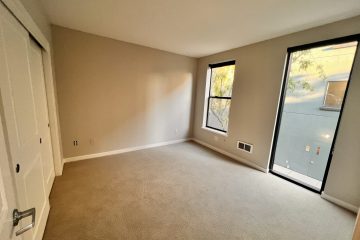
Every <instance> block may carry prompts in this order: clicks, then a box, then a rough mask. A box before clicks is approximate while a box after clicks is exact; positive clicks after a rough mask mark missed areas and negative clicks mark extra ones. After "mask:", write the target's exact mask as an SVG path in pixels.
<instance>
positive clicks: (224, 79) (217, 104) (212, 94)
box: [206, 61, 235, 133]
mask: <svg viewBox="0 0 360 240" xmlns="http://www.w3.org/2000/svg"><path fill="white" fill-rule="evenodd" d="M209 68H210V78H209V81H210V83H209V84H210V85H209V92H208V96H207V113H206V127H207V128H211V129H215V130H218V131H221V132H225V133H226V132H227V131H228V125H229V112H230V105H231V95H232V89H233V83H234V74H235V61H228V62H223V63H217V64H210V65H209Z"/></svg>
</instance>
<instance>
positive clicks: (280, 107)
mask: <svg viewBox="0 0 360 240" xmlns="http://www.w3.org/2000/svg"><path fill="white" fill-rule="evenodd" d="M353 41H357V42H358V45H357V48H356V51H355V55H354V61H353V63H352V66H351V70H350V74H349V80H348V83H347V86H346V90H345V95H344V99H343V102H342V105H341V109H340V114H339V118H338V121H337V124H336V128H335V133H334V137H333V141H332V143H331V149H330V153H329V157H328V161H327V164H326V168H325V173H324V178H323V181H322V184H321V188H320V190H316V189H314V188H311V187H309V186H307V185H304V184H302V183H300V182H297V181H295V180H292V179H290V178H287V177H285V176H283V175H280V174H278V173H276V172H274V171H273V166H274V162H275V152H276V147H277V142H278V137H279V131H280V125H281V118H282V113H283V108H284V102H285V96H286V90H287V79H288V74H289V64H290V55H291V53H293V52H296V51H301V50H307V49H311V48H315V47H323V46H327V45H334V44H341V43H347V42H353ZM359 45H360V34H355V35H350V36H346V37H340V38H335V39H329V40H324V41H319V42H315V43H309V44H304V45H300V46H295V47H289V48H288V49H287V55H286V63H285V69H284V76H283V81H282V86H281V95H280V101H279V105H278V112H277V116H276V125H275V134H274V137H273V141H272V148H271V156H270V164H269V171H270V173H272V174H274V175H276V176H278V177H281V178H283V179H285V180H287V181H290V182H292V183H294V184H297V185H299V186H301V187H304V188H306V189H308V190H310V191H313V192H316V193H321V192H322V191H323V190H324V188H325V184H326V180H327V176H328V173H329V169H330V165H331V160H332V157H333V154H334V147H335V142H336V138H337V134H338V130H339V125H340V122H341V117H342V114H343V109H344V105H345V102H346V98H347V94H348V90H349V86H350V84H351V77H352V73H353V69H354V65H355V61H356V57H357V54H358V52H359V47H360V46H359ZM358 64H360V62H359V63H358Z"/></svg>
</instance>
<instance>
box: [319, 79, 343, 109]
mask: <svg viewBox="0 0 360 240" xmlns="http://www.w3.org/2000/svg"><path fill="white" fill-rule="evenodd" d="M346 86H347V81H338V82H328V88H327V93H326V96H325V102H324V105H325V107H328V108H338V109H340V108H341V105H342V102H343V99H344V95H345V90H346Z"/></svg>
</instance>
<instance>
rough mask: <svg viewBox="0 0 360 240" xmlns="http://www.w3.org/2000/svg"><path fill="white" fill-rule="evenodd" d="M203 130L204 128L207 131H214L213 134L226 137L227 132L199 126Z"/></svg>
mask: <svg viewBox="0 0 360 240" xmlns="http://www.w3.org/2000/svg"><path fill="white" fill-rule="evenodd" d="M201 128H202V129H203V130H206V131H209V132H211V133H215V134H218V135H221V136H224V137H227V136H228V134H227V133H225V132H221V131H218V130H215V129H212V128H208V127H201Z"/></svg>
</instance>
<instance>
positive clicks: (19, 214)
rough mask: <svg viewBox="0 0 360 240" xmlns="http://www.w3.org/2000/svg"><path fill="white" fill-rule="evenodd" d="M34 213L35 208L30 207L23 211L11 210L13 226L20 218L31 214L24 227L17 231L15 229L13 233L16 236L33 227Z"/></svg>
mask: <svg viewBox="0 0 360 240" xmlns="http://www.w3.org/2000/svg"><path fill="white" fill-rule="evenodd" d="M35 213H36V210H35V208H30V209H28V210H26V211H23V212H19V210H17V209H14V212H13V226H14V227H15V226H17V225H18V224H19V221H20V220H21V219H23V218H26V217H30V216H31V223H30V224H29V225H27V226H25V227H24V228H22V229H20V230H19V231H16V233H15V234H16V236H19V235H20V234H23V233H24V232H26V231H27V230H29V229H31V228H33V227H35Z"/></svg>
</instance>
